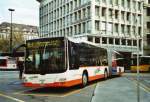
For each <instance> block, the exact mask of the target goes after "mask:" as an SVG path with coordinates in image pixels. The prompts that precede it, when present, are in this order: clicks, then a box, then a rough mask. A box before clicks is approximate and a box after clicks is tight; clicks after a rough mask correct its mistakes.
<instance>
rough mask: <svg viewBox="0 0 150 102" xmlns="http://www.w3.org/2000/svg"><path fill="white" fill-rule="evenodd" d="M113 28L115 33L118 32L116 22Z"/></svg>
mask: <svg viewBox="0 0 150 102" xmlns="http://www.w3.org/2000/svg"><path fill="white" fill-rule="evenodd" d="M114 30H115V32H116V33H118V24H115V26H114Z"/></svg>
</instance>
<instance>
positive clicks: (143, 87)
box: [125, 78, 150, 93]
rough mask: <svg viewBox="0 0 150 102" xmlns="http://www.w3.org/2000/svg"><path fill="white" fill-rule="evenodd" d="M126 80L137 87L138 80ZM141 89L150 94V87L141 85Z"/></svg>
mask: <svg viewBox="0 0 150 102" xmlns="http://www.w3.org/2000/svg"><path fill="white" fill-rule="evenodd" d="M125 79H127V80H128V81H130V82H132V81H133V83H134V84H135V85H137V80H134V79H131V80H132V81H131V80H129V79H128V78H125ZM140 88H141V89H143V90H144V91H145V92H147V93H149V92H150V88H149V87H147V86H145V85H144V84H142V83H140Z"/></svg>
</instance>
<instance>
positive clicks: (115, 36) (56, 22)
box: [37, 0, 143, 53]
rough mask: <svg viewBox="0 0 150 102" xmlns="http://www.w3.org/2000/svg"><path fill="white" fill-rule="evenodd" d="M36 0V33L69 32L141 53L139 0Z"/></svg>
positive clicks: (53, 33)
mask: <svg viewBox="0 0 150 102" xmlns="http://www.w3.org/2000/svg"><path fill="white" fill-rule="evenodd" d="M37 1H39V2H40V37H57V36H72V37H76V38H84V39H85V40H89V41H92V42H94V43H99V44H100V45H101V46H103V45H104V46H110V47H112V48H114V46H115V49H116V50H121V51H128V52H136V49H137V47H136V46H137V37H138V38H139V43H140V44H139V45H140V49H141V53H142V37H143V35H142V31H143V26H142V25H143V21H142V20H143V2H142V1H141V0H37Z"/></svg>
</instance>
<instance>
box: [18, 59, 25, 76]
mask: <svg viewBox="0 0 150 102" xmlns="http://www.w3.org/2000/svg"><path fill="white" fill-rule="evenodd" d="M18 69H19V79H22V74H23V70H24V61H22V60H19V61H18Z"/></svg>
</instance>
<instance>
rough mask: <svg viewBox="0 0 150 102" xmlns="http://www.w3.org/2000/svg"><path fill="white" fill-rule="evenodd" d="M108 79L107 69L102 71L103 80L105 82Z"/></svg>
mask: <svg viewBox="0 0 150 102" xmlns="http://www.w3.org/2000/svg"><path fill="white" fill-rule="evenodd" d="M107 78H108V73H107V69H105V71H104V80H106V79H107Z"/></svg>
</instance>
